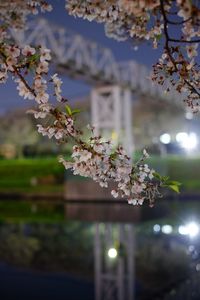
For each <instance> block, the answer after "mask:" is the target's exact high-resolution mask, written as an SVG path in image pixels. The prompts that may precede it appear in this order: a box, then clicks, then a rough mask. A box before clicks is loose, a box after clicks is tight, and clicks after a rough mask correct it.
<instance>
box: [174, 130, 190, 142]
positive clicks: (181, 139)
mask: <svg viewBox="0 0 200 300" xmlns="http://www.w3.org/2000/svg"><path fill="white" fill-rule="evenodd" d="M187 138H188V134H187V132H179V133H177V135H176V141H177V142H178V143H184V141H185V140H187Z"/></svg>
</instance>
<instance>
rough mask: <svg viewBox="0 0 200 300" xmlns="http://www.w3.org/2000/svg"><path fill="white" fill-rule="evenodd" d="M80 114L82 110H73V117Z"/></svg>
mask: <svg viewBox="0 0 200 300" xmlns="http://www.w3.org/2000/svg"><path fill="white" fill-rule="evenodd" d="M80 112H81V110H80V109H73V110H72V115H75V114H80Z"/></svg>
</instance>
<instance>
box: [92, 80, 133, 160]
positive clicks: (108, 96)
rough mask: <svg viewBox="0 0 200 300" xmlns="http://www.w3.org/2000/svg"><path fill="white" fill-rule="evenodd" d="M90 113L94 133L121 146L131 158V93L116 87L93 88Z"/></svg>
mask: <svg viewBox="0 0 200 300" xmlns="http://www.w3.org/2000/svg"><path fill="white" fill-rule="evenodd" d="M91 113H92V125H93V126H95V133H96V134H97V135H99V134H100V135H102V136H103V137H105V138H106V139H111V140H112V141H113V143H115V144H118V143H120V144H122V145H123V146H124V148H125V149H126V151H127V153H128V154H129V155H130V156H131V155H132V153H133V150H134V146H133V134H132V105H131V91H130V90H129V89H125V88H122V87H120V86H118V85H111V86H103V87H96V88H94V89H93V90H92V92H91Z"/></svg>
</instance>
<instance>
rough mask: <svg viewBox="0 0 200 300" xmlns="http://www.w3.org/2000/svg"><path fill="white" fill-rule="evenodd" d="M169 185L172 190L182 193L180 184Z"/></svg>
mask: <svg viewBox="0 0 200 300" xmlns="http://www.w3.org/2000/svg"><path fill="white" fill-rule="evenodd" d="M168 187H169V188H170V189H171V190H172V191H174V192H176V193H178V194H179V193H180V191H179V186H178V185H175V184H174V185H168Z"/></svg>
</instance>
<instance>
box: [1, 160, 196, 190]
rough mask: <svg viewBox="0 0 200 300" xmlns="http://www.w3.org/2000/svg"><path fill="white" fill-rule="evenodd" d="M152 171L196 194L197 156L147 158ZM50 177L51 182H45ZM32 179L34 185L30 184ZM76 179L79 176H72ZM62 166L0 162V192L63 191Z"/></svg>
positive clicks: (19, 161) (33, 162)
mask: <svg viewBox="0 0 200 300" xmlns="http://www.w3.org/2000/svg"><path fill="white" fill-rule="evenodd" d="M147 162H148V163H149V164H150V165H151V166H152V167H153V168H154V169H155V170H156V171H158V172H160V173H161V174H163V175H168V176H170V178H171V179H172V180H177V181H179V182H181V183H182V188H181V190H182V191H186V192H200V157H186V156H172V155H170V156H166V157H163V158H160V157H156V156H154V157H151V158H150V159H149V160H148V161H147ZM48 176H51V177H53V183H52V182H48ZM33 178H35V179H37V180H38V184H37V185H35V186H34V185H33V184H31V182H32V181H33ZM74 180H80V177H77V176H76V177H74ZM63 182H64V167H63V166H62V165H61V164H60V163H58V160H57V158H47V159H41V158H37V159H19V160H17V159H15V160H0V192H2V191H4V192H5V191H10V192H26V193H28V192H30V193H43V192H45V193H56V192H62V191H63Z"/></svg>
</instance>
